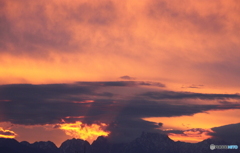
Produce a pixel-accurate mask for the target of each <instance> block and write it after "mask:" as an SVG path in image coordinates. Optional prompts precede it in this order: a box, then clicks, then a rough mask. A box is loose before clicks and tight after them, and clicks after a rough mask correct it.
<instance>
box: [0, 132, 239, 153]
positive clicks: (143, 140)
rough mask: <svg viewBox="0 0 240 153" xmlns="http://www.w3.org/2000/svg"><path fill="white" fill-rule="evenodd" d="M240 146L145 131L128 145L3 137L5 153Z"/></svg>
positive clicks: (169, 151)
mask: <svg viewBox="0 0 240 153" xmlns="http://www.w3.org/2000/svg"><path fill="white" fill-rule="evenodd" d="M211 144H215V145H238V146H240V141H238V142H227V141H223V140H214V139H207V140H204V141H202V142H198V143H186V142H181V141H177V142H175V141H173V140H172V139H170V138H169V137H168V136H167V135H164V134H159V133H149V132H142V134H141V135H140V137H138V138H136V139H134V140H132V141H131V142H128V143H112V142H110V141H109V139H108V138H107V137H104V136H99V137H98V138H97V139H96V140H95V141H93V143H92V144H89V142H88V141H85V140H82V139H75V138H73V139H68V140H66V141H64V142H63V143H62V144H61V145H60V147H57V146H56V145H55V144H54V143H53V142H51V141H38V142H34V143H32V144H31V143H29V142H27V141H22V142H18V141H17V140H15V139H7V138H0V152H1V153H139V152H140V153H192V152H195V153H208V152H209V153H213V152H221V153H225V152H228V153H229V152H231V153H235V152H236V153H239V152H240V151H239V149H237V150H217V149H215V150H211V149H210V145H211Z"/></svg>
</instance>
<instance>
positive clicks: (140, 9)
mask: <svg viewBox="0 0 240 153" xmlns="http://www.w3.org/2000/svg"><path fill="white" fill-rule="evenodd" d="M239 14H240V3H239V2H238V1H236V0H228V1H226V0H219V1H209V0H202V1H195V0H183V1H178V0H171V1H168V0H141V1H137V0H129V1H121V2H120V1H118V0H111V1H110V0H102V1H97V0H93V1H87V0H72V1H68V0H49V1H44V0H40V1H31V0H26V1H16V0H0V27H1V28H0V84H1V85H3V84H22V83H29V84H52V83H73V82H77V81H119V80H121V79H120V78H119V77H120V76H124V75H128V76H131V77H134V78H135V80H136V81H155V82H161V83H163V84H165V85H166V89H167V90H173V91H191V92H197V93H221V94H226V93H227V94H231V93H238V92H239V90H240V83H239V76H240V71H239V65H240V60H239V59H240V53H239V50H240V35H239V33H240V28H239V25H240V18H239ZM101 90H105V89H101ZM143 90H144V91H145V90H149V91H152V90H157V91H158V89H157V87H152V86H151V87H146V88H142V89H140V88H139V89H136V90H135V89H133V90H130V89H127V90H126V91H124V90H121V89H120V90H118V89H114V88H113V90H112V91H113V92H114V91H115V92H116V93H117V92H120V94H123V95H124V96H129V95H127V93H125V92H130V93H135V92H136V93H138V92H140V91H143ZM106 91H111V90H108V89H106ZM124 96H123V97H124ZM120 97H121V96H120ZM0 98H1V97H0ZM1 100H4V99H0V101H1ZM5 100H6V99H5ZM198 102H199V101H198ZM199 103H200V102H199ZM237 114H239V111H238V110H225V111H210V112H209V114H205V113H198V114H195V115H193V116H182V117H171V118H169V117H159V118H148V119H147V120H148V121H154V122H163V123H164V126H163V128H167V129H170V128H176V129H181V130H187V129H184V128H183V127H182V126H181V124H191V128H203V129H209V128H212V127H215V126H222V125H225V124H232V123H237V122H239V119H238V117H236V116H237ZM209 116H211V117H209ZM220 116H221V117H222V118H223V119H224V120H214V122H211V121H210V120H208V119H210V118H211V119H213V118H214V119H217V118H219V117H220ZM238 116H239V115H238ZM206 118H207V120H205V119H206ZM196 119H197V120H196ZM182 121H184V122H182ZM200 121H201V122H200ZM173 123H174V124H173ZM210 123H211V124H210ZM3 130H4V129H0V131H3Z"/></svg>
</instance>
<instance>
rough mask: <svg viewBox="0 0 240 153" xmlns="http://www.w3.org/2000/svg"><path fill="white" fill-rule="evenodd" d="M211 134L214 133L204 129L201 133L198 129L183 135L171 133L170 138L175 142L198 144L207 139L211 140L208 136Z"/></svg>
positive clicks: (185, 132)
mask: <svg viewBox="0 0 240 153" xmlns="http://www.w3.org/2000/svg"><path fill="white" fill-rule="evenodd" d="M209 132H213V131H212V130H211V129H204V131H203V132H202V131H199V130H198V129H194V130H187V131H184V132H183V134H175V133H169V135H168V136H169V138H171V139H172V140H174V141H185V142H191V143H196V142H200V141H203V140H205V139H208V138H211V136H209V135H208V133H209Z"/></svg>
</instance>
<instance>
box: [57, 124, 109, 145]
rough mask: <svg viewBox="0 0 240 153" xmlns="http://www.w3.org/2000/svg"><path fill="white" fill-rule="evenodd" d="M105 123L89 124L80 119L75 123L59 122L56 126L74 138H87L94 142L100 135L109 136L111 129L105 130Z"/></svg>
mask: <svg viewBox="0 0 240 153" xmlns="http://www.w3.org/2000/svg"><path fill="white" fill-rule="evenodd" d="M106 126H107V125H106V124H105V123H100V124H91V125H87V124H84V123H82V122H80V121H76V122H75V123H62V124H57V125H56V126H55V127H56V128H59V129H61V130H64V131H65V133H66V134H67V135H69V136H71V137H73V138H78V139H83V140H87V141H88V142H89V143H92V142H93V141H94V140H96V139H97V137H98V136H108V135H109V134H110V132H109V131H105V130H104V128H106Z"/></svg>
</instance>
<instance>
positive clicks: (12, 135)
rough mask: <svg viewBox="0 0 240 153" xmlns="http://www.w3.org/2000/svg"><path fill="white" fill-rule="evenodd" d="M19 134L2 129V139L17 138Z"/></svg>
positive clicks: (0, 134) (0, 132)
mask: <svg viewBox="0 0 240 153" xmlns="http://www.w3.org/2000/svg"><path fill="white" fill-rule="evenodd" d="M16 136H17V134H16V133H15V132H14V131H11V130H4V129H3V128H2V127H0V138H15V137H16Z"/></svg>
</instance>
